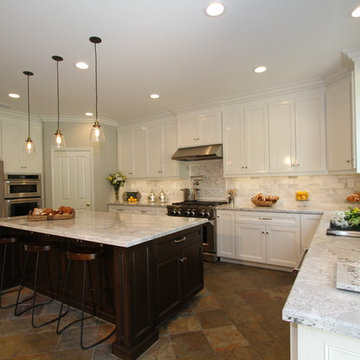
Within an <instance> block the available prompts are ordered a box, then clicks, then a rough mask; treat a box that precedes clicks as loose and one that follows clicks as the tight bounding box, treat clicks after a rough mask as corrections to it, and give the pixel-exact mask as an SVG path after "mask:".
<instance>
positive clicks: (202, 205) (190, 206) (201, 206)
mask: <svg viewBox="0 0 360 360" xmlns="http://www.w3.org/2000/svg"><path fill="white" fill-rule="evenodd" d="M222 204H226V202H225V201H183V202H178V203H173V204H172V205H168V206H167V214H168V215H169V216H180V217H195V218H205V219H208V220H209V222H208V223H207V224H206V225H205V226H204V228H203V249H204V260H207V261H217V260H218V257H217V255H216V206H217V205H222Z"/></svg>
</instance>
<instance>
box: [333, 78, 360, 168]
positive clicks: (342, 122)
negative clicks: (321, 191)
mask: <svg viewBox="0 0 360 360" xmlns="http://www.w3.org/2000/svg"><path fill="white" fill-rule="evenodd" d="M351 114H352V112H351V80H350V78H345V79H342V80H340V81H337V82H335V83H333V84H331V85H329V86H328V87H327V88H326V141H327V168H328V170H329V171H344V170H353V169H354V168H355V161H354V155H353V154H354V140H353V128H352V126H353V124H352V116H351Z"/></svg>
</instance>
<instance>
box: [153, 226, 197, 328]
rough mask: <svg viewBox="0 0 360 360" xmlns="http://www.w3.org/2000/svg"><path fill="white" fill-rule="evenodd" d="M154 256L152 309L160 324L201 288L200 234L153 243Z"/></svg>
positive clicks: (190, 234)
mask: <svg viewBox="0 0 360 360" xmlns="http://www.w3.org/2000/svg"><path fill="white" fill-rule="evenodd" d="M155 242H156V240H155ZM154 255H155V277H156V279H155V280H156V281H155V283H156V284H157V289H156V299H155V306H156V307H157V311H156V313H157V318H158V319H159V321H162V320H164V319H166V318H167V317H168V316H169V315H170V314H171V313H172V312H173V311H174V309H175V308H176V307H177V306H179V305H180V304H182V303H184V302H185V301H187V300H189V299H190V298H191V297H192V296H193V295H195V294H196V293H197V292H198V291H200V290H201V289H202V288H203V286H204V282H203V255H202V230H201V229H200V230H196V231H194V232H191V233H188V234H185V235H184V236H180V237H179V238H175V239H174V238H173V237H172V238H171V237H166V238H162V239H160V240H159V241H157V242H156V243H155V246H154Z"/></svg>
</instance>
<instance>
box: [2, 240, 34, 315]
mask: <svg viewBox="0 0 360 360" xmlns="http://www.w3.org/2000/svg"><path fill="white" fill-rule="evenodd" d="M17 241H18V239H17V238H16V237H14V236H2V237H0V245H3V246H4V254H3V262H2V268H1V280H0V308H1V309H8V308H10V307H13V306H15V305H16V303H14V304H10V305H6V306H3V305H2V296H3V295H5V294H10V293H13V292H16V291H18V290H17V289H10V290H5V291H4V277H5V269H6V255H7V248H8V245H11V244H15V243H16V242H17ZM29 300H31V297H30V298H26V299H24V300H22V302H25V301H29Z"/></svg>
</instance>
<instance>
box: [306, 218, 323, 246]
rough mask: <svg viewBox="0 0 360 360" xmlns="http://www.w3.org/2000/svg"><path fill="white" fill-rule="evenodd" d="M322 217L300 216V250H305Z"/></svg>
mask: <svg viewBox="0 0 360 360" xmlns="http://www.w3.org/2000/svg"><path fill="white" fill-rule="evenodd" d="M321 217H322V215H316V214H301V249H302V250H304V249H307V248H309V247H310V245H311V241H312V239H313V237H314V235H315V232H316V230H317V228H318V227H319V224H320V219H321Z"/></svg>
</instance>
